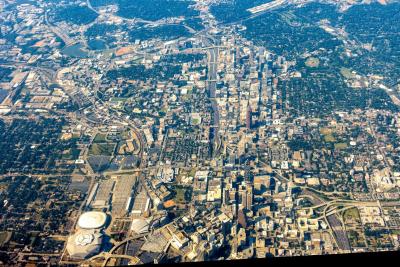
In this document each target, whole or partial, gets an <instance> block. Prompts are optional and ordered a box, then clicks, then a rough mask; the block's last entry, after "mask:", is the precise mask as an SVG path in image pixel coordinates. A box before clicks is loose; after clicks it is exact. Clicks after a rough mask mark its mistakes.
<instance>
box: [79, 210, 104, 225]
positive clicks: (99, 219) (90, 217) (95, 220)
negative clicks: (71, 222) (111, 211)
mask: <svg viewBox="0 0 400 267" xmlns="http://www.w3.org/2000/svg"><path fill="white" fill-rule="evenodd" d="M106 222H107V214H105V213H104V212H98V211H89V212H85V213H83V214H82V215H81V216H80V217H79V219H78V227H79V228H81V229H99V228H102V227H104V226H105V224H106Z"/></svg>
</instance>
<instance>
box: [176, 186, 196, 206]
mask: <svg viewBox="0 0 400 267" xmlns="http://www.w3.org/2000/svg"><path fill="white" fill-rule="evenodd" d="M191 191H192V190H191V188H190V187H183V186H176V187H175V192H176V194H175V197H174V201H175V202H176V203H178V204H184V203H187V202H188V201H190V199H191V195H192V192H191Z"/></svg>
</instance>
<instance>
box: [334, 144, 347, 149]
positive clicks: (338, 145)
mask: <svg viewBox="0 0 400 267" xmlns="http://www.w3.org/2000/svg"><path fill="white" fill-rule="evenodd" d="M346 148H347V144H346V143H336V144H335V149H339V150H340V149H346Z"/></svg>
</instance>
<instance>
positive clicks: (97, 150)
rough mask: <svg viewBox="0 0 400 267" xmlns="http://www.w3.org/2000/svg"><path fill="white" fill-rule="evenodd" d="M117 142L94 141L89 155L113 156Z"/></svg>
mask: <svg viewBox="0 0 400 267" xmlns="http://www.w3.org/2000/svg"><path fill="white" fill-rule="evenodd" d="M115 145H116V144H115V143H93V144H92V145H91V146H90V149H89V155H103V156H112V154H113V153H114V149H115Z"/></svg>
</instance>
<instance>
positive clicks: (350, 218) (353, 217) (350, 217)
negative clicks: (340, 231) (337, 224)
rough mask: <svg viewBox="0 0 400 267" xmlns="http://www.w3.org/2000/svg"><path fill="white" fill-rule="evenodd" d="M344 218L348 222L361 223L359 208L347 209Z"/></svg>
mask: <svg viewBox="0 0 400 267" xmlns="http://www.w3.org/2000/svg"><path fill="white" fill-rule="evenodd" d="M343 220H344V222H345V223H346V224H361V219H360V214H359V212H358V209H357V208H352V209H348V210H345V211H344V212H343Z"/></svg>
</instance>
